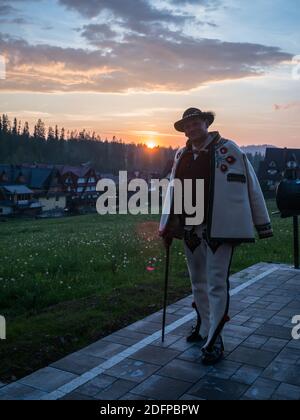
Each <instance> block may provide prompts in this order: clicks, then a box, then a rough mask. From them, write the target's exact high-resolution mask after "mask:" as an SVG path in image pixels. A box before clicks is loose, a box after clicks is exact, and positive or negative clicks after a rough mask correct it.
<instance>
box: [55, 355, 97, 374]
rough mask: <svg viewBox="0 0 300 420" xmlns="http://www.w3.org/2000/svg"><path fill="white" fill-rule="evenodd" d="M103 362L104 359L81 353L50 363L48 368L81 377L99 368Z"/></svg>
mask: <svg viewBox="0 0 300 420" xmlns="http://www.w3.org/2000/svg"><path fill="white" fill-rule="evenodd" d="M104 361H105V359H101V358H99V357H94V356H90V355H87V354H83V353H73V354H71V355H70V356H67V357H65V358H63V359H61V360H59V361H58V362H55V363H52V365H50V366H51V367H53V368H56V369H59V370H63V371H66V372H71V373H74V374H76V375H82V374H83V373H85V372H87V371H88V370H91V369H92V368H94V367H96V366H99V365H100V364H101V363H103V362H104Z"/></svg>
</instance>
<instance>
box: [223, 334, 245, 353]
mask: <svg viewBox="0 0 300 420" xmlns="http://www.w3.org/2000/svg"><path fill="white" fill-rule="evenodd" d="M223 341H224V345H225V350H226V351H228V352H230V353H231V352H233V351H234V350H235V349H236V348H237V347H238V346H239V345H240V344H242V343H243V341H244V339H243V338H238V337H231V336H228V335H224V340H223Z"/></svg>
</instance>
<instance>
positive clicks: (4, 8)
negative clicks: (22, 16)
mask: <svg viewBox="0 0 300 420" xmlns="http://www.w3.org/2000/svg"><path fill="white" fill-rule="evenodd" d="M14 12H15V9H14V7H12V6H11V5H9V4H7V3H3V2H0V16H6V15H10V14H12V13H14Z"/></svg>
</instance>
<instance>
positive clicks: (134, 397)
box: [119, 392, 154, 401]
mask: <svg viewBox="0 0 300 420" xmlns="http://www.w3.org/2000/svg"><path fill="white" fill-rule="evenodd" d="M119 400H124V401H138V400H141V401H151V400H154V398H146V397H143V396H142V395H135V394H131V392H128V394H125V395H123V397H121V398H119Z"/></svg>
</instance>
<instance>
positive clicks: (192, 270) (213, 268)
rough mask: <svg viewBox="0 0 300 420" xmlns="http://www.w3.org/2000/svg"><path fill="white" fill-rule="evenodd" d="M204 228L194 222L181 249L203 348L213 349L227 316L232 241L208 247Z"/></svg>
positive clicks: (220, 335)
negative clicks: (185, 260)
mask: <svg viewBox="0 0 300 420" xmlns="http://www.w3.org/2000/svg"><path fill="white" fill-rule="evenodd" d="M205 232H206V225H205V224H202V225H200V226H196V227H195V230H194V233H193V234H192V236H191V235H188V234H187V235H188V236H186V237H185V239H184V249H185V254H186V257H187V264H188V270H189V275H190V280H191V285H192V291H193V296H194V302H195V304H196V306H197V309H198V312H199V314H200V318H201V327H200V334H201V336H202V337H204V338H205V337H208V339H207V342H206V344H205V345H204V348H206V349H212V348H213V346H214V344H215V343H216V341H217V340H218V339H219V338H220V337H222V330H223V328H224V325H225V323H226V322H227V321H228V320H229V318H228V311H229V300H230V297H229V289H230V285H229V274H230V266H231V262H232V256H233V251H234V245H233V244H231V243H223V244H220V245H219V246H218V247H216V248H217V249H216V248H214V247H211V246H209V244H208V243H207V240H206V235H205ZM210 245H211V244H210Z"/></svg>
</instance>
